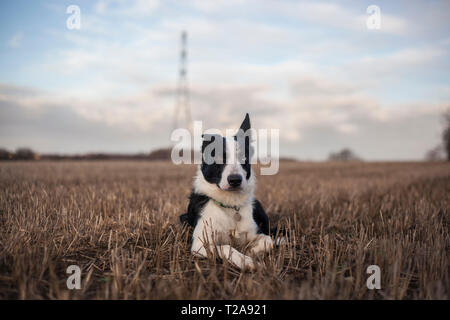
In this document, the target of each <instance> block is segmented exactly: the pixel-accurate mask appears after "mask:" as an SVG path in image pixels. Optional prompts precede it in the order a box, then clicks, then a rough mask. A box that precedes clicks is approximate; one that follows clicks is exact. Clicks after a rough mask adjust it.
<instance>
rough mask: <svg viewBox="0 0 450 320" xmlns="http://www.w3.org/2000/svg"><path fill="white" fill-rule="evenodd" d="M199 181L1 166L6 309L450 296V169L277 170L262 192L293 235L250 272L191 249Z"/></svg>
mask: <svg viewBox="0 0 450 320" xmlns="http://www.w3.org/2000/svg"><path fill="white" fill-rule="evenodd" d="M195 171H196V169H195V167H194V166H175V165H172V164H170V163H167V162H138V161H136V162H131V161H130V162H126V161H124V162H120V161H109V162H108V161H105V162H100V161H99V162H95V161H91V162H88V161H79V162H69V161H67V162H4V163H0V299H449V295H450V293H449V291H450V288H449V287H450V277H449V264H448V258H449V245H450V241H449V234H448V230H449V221H450V218H449V207H450V206H449V204H450V197H449V195H450V163H444V162H441V163H297V162H282V163H281V164H280V172H279V173H278V174H277V175H274V176H261V177H258V183H257V193H256V195H257V198H258V199H259V200H260V201H261V202H262V204H263V206H264V208H265V209H266V211H267V213H268V215H269V218H270V221H271V223H272V225H276V224H280V225H281V226H283V227H284V228H286V229H287V230H288V231H289V237H288V239H287V244H286V245H285V246H281V247H279V248H276V249H275V250H273V252H271V253H268V254H266V255H265V256H262V257H258V258H257V260H258V261H259V264H260V267H259V269H258V270H257V271H256V272H254V273H241V272H240V271H239V270H237V269H235V268H234V267H232V266H230V265H227V264H226V263H224V262H222V261H220V260H218V259H213V258H211V259H198V258H194V257H192V256H191V254H190V253H189V245H190V230H189V229H188V228H186V227H183V226H181V225H180V223H179V221H178V216H179V215H180V214H181V213H184V212H185V209H186V207H187V204H188V198H187V197H188V195H189V193H190V189H191V183H192V177H193V175H194V174H195ZM70 265H78V266H79V267H80V268H81V270H82V273H81V279H82V283H81V289H80V290H68V289H67V286H66V280H67V277H68V276H69V275H68V274H67V273H66V269H67V267H68V266H70ZM369 265H378V266H379V267H380V270H381V289H380V290H368V288H367V286H366V280H367V278H368V277H369V275H368V274H367V273H366V270H367V267H368V266H369Z"/></svg>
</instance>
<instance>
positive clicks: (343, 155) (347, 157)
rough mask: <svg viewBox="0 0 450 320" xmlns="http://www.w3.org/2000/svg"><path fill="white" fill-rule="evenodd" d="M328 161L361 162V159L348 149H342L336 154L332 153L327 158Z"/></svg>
mask: <svg viewBox="0 0 450 320" xmlns="http://www.w3.org/2000/svg"><path fill="white" fill-rule="evenodd" d="M328 160H329V161H361V159H360V158H359V157H358V156H357V155H356V154H355V153H354V152H353V151H352V150H350V149H348V148H344V149H342V150H341V151H338V152H332V153H330V155H329V156H328Z"/></svg>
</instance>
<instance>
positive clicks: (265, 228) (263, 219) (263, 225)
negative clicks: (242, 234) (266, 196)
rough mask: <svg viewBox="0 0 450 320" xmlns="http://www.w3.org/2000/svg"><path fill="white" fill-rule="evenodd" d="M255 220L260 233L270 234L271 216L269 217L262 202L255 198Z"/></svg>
mask: <svg viewBox="0 0 450 320" xmlns="http://www.w3.org/2000/svg"><path fill="white" fill-rule="evenodd" d="M253 220H255V222H256V225H257V226H258V233H264V234H265V235H269V217H267V214H266V212H265V211H264V209H263V207H262V205H261V202H259V201H258V200H256V199H255V201H254V202H253Z"/></svg>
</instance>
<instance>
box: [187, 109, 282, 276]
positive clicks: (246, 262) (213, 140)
mask: <svg viewBox="0 0 450 320" xmlns="http://www.w3.org/2000/svg"><path fill="white" fill-rule="evenodd" d="M249 129H250V118H249V115H248V114H246V116H245V119H244V121H243V122H242V124H241V126H240V129H239V130H238V133H237V134H236V135H235V136H233V137H230V138H224V137H222V136H220V135H206V134H205V135H203V136H202V137H203V144H202V164H201V165H200V166H199V168H198V171H197V175H196V177H195V179H194V189H193V191H192V193H191V195H190V198H189V199H190V202H189V206H188V209H187V213H185V214H183V215H181V216H180V220H181V222H183V223H185V222H186V223H188V224H189V225H191V226H192V227H194V232H193V239H192V247H191V252H192V254H194V255H195V256H198V257H207V254H208V252H210V253H213V252H216V253H217V255H218V256H219V257H220V258H221V259H226V260H228V261H229V262H230V263H231V264H233V265H234V266H236V267H238V268H240V269H250V270H253V269H255V267H256V263H255V262H254V261H253V259H252V258H251V257H250V256H248V255H245V254H243V253H241V252H239V251H238V250H237V249H235V248H233V247H232V246H231V245H232V243H235V242H237V243H238V244H240V245H250V248H251V249H250V252H251V254H257V253H260V252H264V251H267V250H270V249H271V248H272V247H273V240H272V238H271V237H270V236H269V219H268V217H267V215H266V213H265V212H264V209H263V208H262V206H261V203H260V202H259V201H258V200H256V199H255V198H254V196H253V194H254V190H255V182H256V180H255V175H254V173H253V171H252V169H251V165H250V157H251V154H250V151H251V146H250V140H251V139H250V130H249ZM213 144H215V146H214V148H212V147H213ZM217 146H219V147H217Z"/></svg>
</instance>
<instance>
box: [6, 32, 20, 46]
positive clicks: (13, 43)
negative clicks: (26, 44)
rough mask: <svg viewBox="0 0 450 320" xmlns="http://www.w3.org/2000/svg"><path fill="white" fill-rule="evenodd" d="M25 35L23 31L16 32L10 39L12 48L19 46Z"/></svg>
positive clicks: (9, 42)
mask: <svg viewBox="0 0 450 320" xmlns="http://www.w3.org/2000/svg"><path fill="white" fill-rule="evenodd" d="M23 38H24V35H23V33H22V32H18V33H16V34H14V35H13V36H12V37H11V38H10V39H9V40H8V47H10V48H18V47H20V45H21V44H22V41H23Z"/></svg>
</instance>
